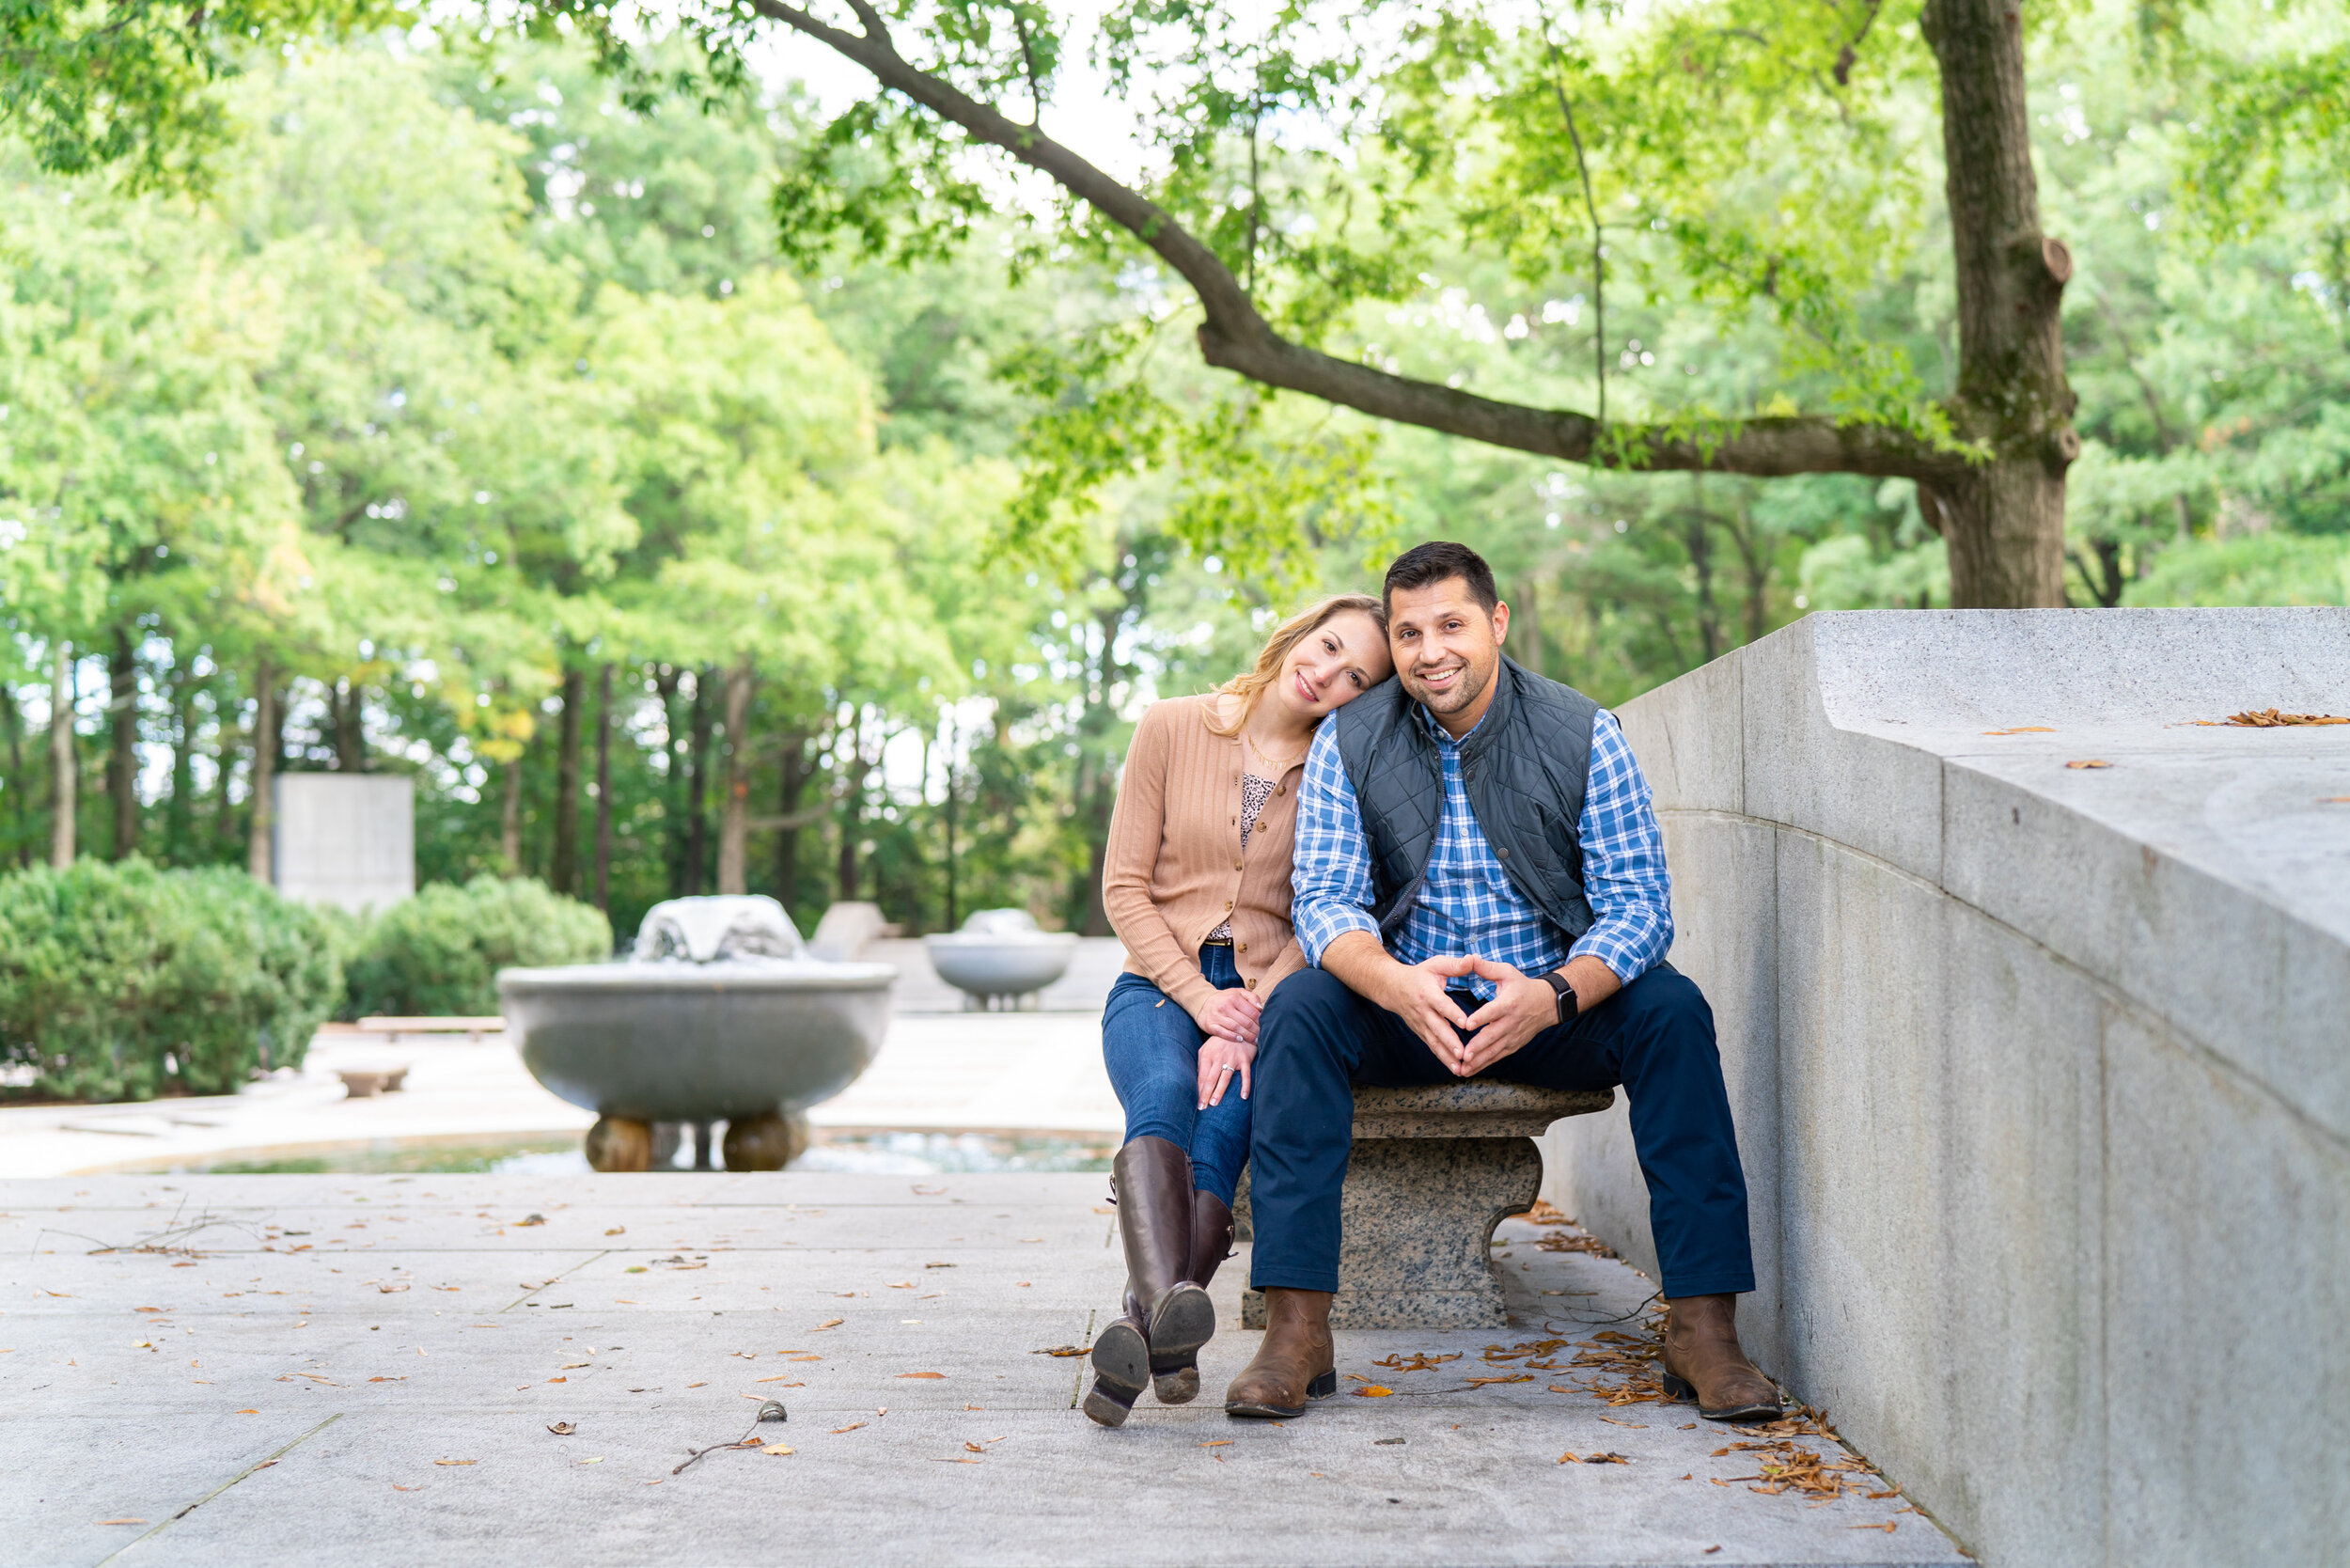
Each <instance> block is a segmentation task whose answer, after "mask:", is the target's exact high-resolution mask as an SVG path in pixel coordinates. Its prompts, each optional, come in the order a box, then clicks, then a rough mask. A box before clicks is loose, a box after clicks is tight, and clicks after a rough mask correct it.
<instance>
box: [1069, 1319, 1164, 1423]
mask: <svg viewBox="0 0 2350 1568" xmlns="http://www.w3.org/2000/svg"><path fill="white" fill-rule="evenodd" d="M1092 1359H1093V1388H1092V1391H1091V1392H1089V1394H1087V1395H1086V1400H1085V1413H1086V1414H1087V1415H1088V1416H1089V1417H1091V1418H1092V1419H1095V1420H1097V1421H1099V1422H1101V1423H1102V1424H1103V1425H1104V1426H1123V1425H1125V1424H1126V1418H1127V1417H1128V1416H1129V1415H1131V1414H1133V1412H1134V1407H1135V1401H1136V1400H1137V1399H1139V1398H1141V1397H1142V1390H1143V1389H1144V1388H1148V1387H1150V1383H1151V1347H1150V1346H1149V1345H1147V1344H1145V1343H1143V1341H1142V1336H1141V1335H1140V1334H1138V1333H1136V1331H1135V1325H1133V1324H1131V1323H1128V1322H1127V1321H1126V1320H1125V1319H1123V1318H1120V1319H1119V1320H1118V1321H1117V1322H1116V1323H1113V1324H1111V1325H1109V1326H1108V1327H1107V1328H1105V1329H1103V1330H1102V1332H1101V1333H1100V1334H1099V1335H1097V1336H1096V1337H1095V1339H1094V1341H1093V1357H1092Z"/></svg>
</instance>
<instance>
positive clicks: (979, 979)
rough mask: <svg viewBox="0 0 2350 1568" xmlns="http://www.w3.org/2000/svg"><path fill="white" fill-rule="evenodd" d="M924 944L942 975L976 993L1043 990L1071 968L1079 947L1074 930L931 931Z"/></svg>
mask: <svg viewBox="0 0 2350 1568" xmlns="http://www.w3.org/2000/svg"><path fill="white" fill-rule="evenodd" d="M923 946H924V947H925V948H926V949H928V950H929V952H930V955H931V967H932V968H933V969H935V970H937V971H938V978H939V979H940V980H945V981H946V982H947V983H948V985H951V986H954V987H956V988H957V989H959V990H963V991H967V992H969V993H971V994H972V995H973V996H1025V995H1026V994H1027V993H1028V992H1031V991H1042V990H1043V989H1044V988H1045V987H1046V986H1048V985H1050V984H1052V983H1053V982H1054V981H1055V980H1058V979H1060V978H1061V976H1062V975H1063V974H1064V973H1066V972H1067V971H1068V968H1069V961H1070V959H1071V958H1072V957H1073V956H1074V955H1075V953H1076V951H1077V938H1076V936H1075V934H1074V933H1070V932H1045V931H1040V932H1036V933H1032V934H1030V935H1027V936H977V935H971V934H967V933H961V932H958V933H955V934H954V935H952V936H929V937H925V938H923Z"/></svg>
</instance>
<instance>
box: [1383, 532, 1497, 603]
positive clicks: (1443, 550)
mask: <svg viewBox="0 0 2350 1568" xmlns="http://www.w3.org/2000/svg"><path fill="white" fill-rule="evenodd" d="M1448 577H1458V578H1460V579H1461V581H1463V582H1465V583H1466V584H1467V585H1468V590H1469V595H1470V597H1471V598H1473V599H1475V600H1476V601H1477V602H1478V603H1479V604H1482V605H1483V606H1484V607H1485V613H1486V614H1488V615H1491V614H1492V613H1493V609H1494V606H1495V605H1496V604H1500V603H1501V595H1500V593H1499V592H1497V591H1496V589H1495V588H1494V569H1493V568H1492V567H1490V566H1487V565H1486V564H1485V557H1482V556H1481V555H1479V554H1478V553H1477V552H1476V551H1474V550H1472V549H1470V548H1469V547H1468V546H1467V545H1465V544H1455V543H1453V542H1452V541H1450V540H1448V539H1432V540H1430V541H1428V542H1427V543H1425V544H1415V545H1413V546H1412V547H1411V548H1410V549H1409V550H1406V551H1404V552H1403V554H1402V555H1400V556H1398V557H1395V562H1394V564H1393V565H1391V566H1389V567H1388V568H1387V586H1386V587H1385V588H1382V589H1381V590H1380V594H1379V599H1380V603H1382V604H1385V605H1386V606H1387V608H1388V609H1389V610H1393V609H1394V608H1395V590H1396V589H1398V588H1426V587H1427V586H1428V585H1429V584H1431V583H1441V582H1443V581H1444V580H1445V579H1446V578H1448Z"/></svg>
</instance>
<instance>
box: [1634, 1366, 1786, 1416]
mask: <svg viewBox="0 0 2350 1568" xmlns="http://www.w3.org/2000/svg"><path fill="white" fill-rule="evenodd" d="M1657 1381H1658V1382H1659V1383H1661V1384H1663V1385H1664V1388H1665V1392H1666V1393H1668V1394H1669V1395H1670V1396H1672V1397H1673V1398H1674V1399H1682V1400H1687V1401H1688V1402H1689V1403H1691V1404H1697V1406H1698V1414H1699V1415H1700V1416H1702V1417H1704V1418H1705V1419H1707V1420H1709V1421H1775V1420H1777V1419H1779V1418H1780V1417H1781V1416H1783V1415H1785V1414H1786V1413H1787V1412H1786V1409H1785V1407H1784V1406H1782V1405H1781V1404H1780V1403H1778V1401H1777V1400H1773V1401H1772V1402H1771V1403H1768V1404H1764V1403H1761V1402H1760V1401H1757V1402H1756V1403H1752V1404H1731V1405H1725V1406H1723V1407H1722V1408H1720V1409H1717V1410H1708V1409H1707V1408H1706V1407H1705V1406H1704V1405H1702V1404H1698V1391H1697V1388H1696V1386H1695V1385H1694V1384H1692V1383H1690V1382H1689V1381H1688V1380H1687V1379H1686V1378H1682V1377H1676V1376H1674V1375H1673V1374H1672V1373H1671V1372H1659V1373H1658V1374H1657Z"/></svg>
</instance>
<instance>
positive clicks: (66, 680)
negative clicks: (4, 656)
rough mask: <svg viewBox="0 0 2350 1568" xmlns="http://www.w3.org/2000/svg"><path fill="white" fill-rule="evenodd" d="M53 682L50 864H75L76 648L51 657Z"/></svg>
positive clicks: (62, 648) (59, 649) (60, 648)
mask: <svg viewBox="0 0 2350 1568" xmlns="http://www.w3.org/2000/svg"><path fill="white" fill-rule="evenodd" d="M51 660H52V673H51V675H50V679H49V767H50V781H51V787H50V792H49V793H50V806H49V863H50V864H51V865H52V866H55V867H57V868H58V869H59V870H63V869H64V868H65V867H68V866H71V865H72V864H73V817H74V812H75V810H76V809H77V807H78V803H77V801H76V800H75V798H74V797H75V793H76V792H75V789H74V782H75V780H74V775H75V772H76V769H75V766H74V763H75V758H74V754H73V645H72V644H71V643H65V642H60V643H58V644H57V646H56V649H55V651H54V652H53V653H52V654H51Z"/></svg>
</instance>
